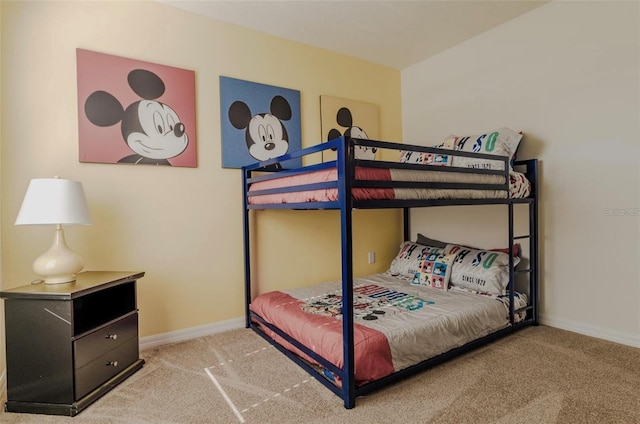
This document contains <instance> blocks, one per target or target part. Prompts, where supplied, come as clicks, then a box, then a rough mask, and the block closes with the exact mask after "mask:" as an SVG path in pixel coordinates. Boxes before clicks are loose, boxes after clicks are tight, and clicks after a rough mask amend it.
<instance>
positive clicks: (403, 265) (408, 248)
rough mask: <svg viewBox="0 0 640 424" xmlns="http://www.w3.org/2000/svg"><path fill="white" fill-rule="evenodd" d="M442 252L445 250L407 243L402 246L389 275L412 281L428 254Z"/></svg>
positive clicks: (392, 263) (390, 267)
mask: <svg viewBox="0 0 640 424" xmlns="http://www.w3.org/2000/svg"><path fill="white" fill-rule="evenodd" d="M442 251H443V249H438V248H435V247H432V246H423V245H421V244H418V243H413V242H411V241H405V242H404V243H402V244H401V245H400V250H399V251H398V254H397V255H396V257H395V258H393V260H392V261H391V265H390V266H389V270H388V271H387V274H390V275H392V276H394V277H400V278H405V279H412V278H413V277H414V276H415V275H416V272H418V270H419V268H420V262H421V261H422V259H423V258H424V257H425V256H427V254H429V253H442Z"/></svg>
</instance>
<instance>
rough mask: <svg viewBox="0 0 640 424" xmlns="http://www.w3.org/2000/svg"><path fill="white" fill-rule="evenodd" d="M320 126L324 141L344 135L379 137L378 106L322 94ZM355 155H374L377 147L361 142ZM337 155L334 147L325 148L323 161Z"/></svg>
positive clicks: (362, 157)
mask: <svg viewBox="0 0 640 424" xmlns="http://www.w3.org/2000/svg"><path fill="white" fill-rule="evenodd" d="M320 127H321V131H322V141H323V142H326V141H329V140H333V139H335V138H338V137H340V136H343V135H347V136H351V137H355V138H365V139H371V140H379V139H380V135H379V131H380V129H379V109H378V106H377V105H374V104H372V103H366V102H361V101H357V100H349V99H343V98H340V97H333V96H320ZM355 156H356V158H357V159H375V157H376V150H375V149H371V148H369V147H363V146H358V148H356V151H355ZM335 158H336V153H335V151H331V150H324V151H323V153H322V161H323V162H327V161H330V160H335Z"/></svg>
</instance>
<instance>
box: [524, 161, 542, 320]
mask: <svg viewBox="0 0 640 424" xmlns="http://www.w3.org/2000/svg"><path fill="white" fill-rule="evenodd" d="M527 174H528V176H529V178H530V179H529V181H531V185H532V190H531V197H532V198H533V202H531V203H530V204H529V234H531V239H529V250H530V251H531V253H530V254H529V255H530V256H531V259H530V262H531V263H530V267H531V281H530V282H529V284H530V289H529V292H530V295H531V297H532V305H533V324H534V325H538V324H539V321H538V320H539V311H540V307H539V287H540V281H539V280H538V278H539V276H540V274H539V273H538V272H539V261H538V254H539V252H538V248H539V246H538V199H539V198H540V197H539V196H538V189H539V186H538V160H537V159H531V160H530V161H528V164H527ZM532 180H533V181H532Z"/></svg>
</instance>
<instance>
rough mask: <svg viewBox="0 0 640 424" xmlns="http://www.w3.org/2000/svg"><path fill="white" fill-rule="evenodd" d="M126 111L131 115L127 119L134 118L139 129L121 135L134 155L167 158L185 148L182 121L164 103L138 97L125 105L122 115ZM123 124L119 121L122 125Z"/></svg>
mask: <svg viewBox="0 0 640 424" xmlns="http://www.w3.org/2000/svg"><path fill="white" fill-rule="evenodd" d="M129 109H132V110H129ZM130 113H131V114H132V115H134V116H132V117H131V119H134V120H137V121H138V125H139V127H141V128H140V129H141V131H132V132H130V133H128V134H127V135H125V134H123V136H125V141H126V142H127V145H128V146H129V148H131V150H133V151H134V152H136V153H137V154H139V155H141V156H144V157H146V158H151V159H169V158H172V157H175V156H178V155H179V154H180V153H182V152H184V151H185V149H186V148H187V144H188V142H189V141H188V138H187V134H186V133H185V128H184V124H182V123H181V122H180V118H179V117H178V114H177V113H176V112H175V111H174V110H173V109H172V108H171V107H169V106H168V105H166V104H163V103H160V102H157V101H153V100H142V101H140V102H138V103H137V104H133V105H131V106H130V107H129V108H127V112H126V115H127V116H129V114H130ZM126 127H127V124H126V123H125V122H124V121H123V128H126Z"/></svg>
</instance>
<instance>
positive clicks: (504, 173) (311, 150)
mask: <svg viewBox="0 0 640 424" xmlns="http://www.w3.org/2000/svg"><path fill="white" fill-rule="evenodd" d="M359 146H364V147H370V148H375V149H378V150H380V151H390V152H393V153H389V154H388V155H395V156H396V157H398V158H399V156H400V152H401V151H411V152H417V153H430V154H433V155H441V156H448V157H451V158H453V157H466V158H475V159H485V160H491V161H494V162H496V163H501V168H502V170H494V169H480V168H468V167H460V166H439V165H425V164H416V163H401V162H399V161H388V160H362V159H355V157H354V154H353V152H354V150H355V149H356V148H357V147H359ZM328 151H335V152H336V155H337V156H338V157H342V158H344V159H343V160H342V162H341V161H340V160H338V159H336V160H331V161H328V162H324V163H315V164H312V165H304V166H301V167H298V168H293V169H287V168H284V166H286V162H287V161H290V160H292V159H300V160H302V161H311V160H313V159H314V157H313V155H316V156H317V155H318V154H322V153H323V152H328ZM349 152H351V153H350V154H348V153H349ZM315 159H316V160H317V158H315ZM508 164H509V158H507V157H506V156H495V155H488V154H480V153H470V152H463V151H456V150H448V149H442V148H436V147H425V146H415V145H406V144H400V143H391V142H386V141H378V140H367V139H356V138H350V137H340V138H337V139H334V140H331V141H328V142H326V143H321V144H319V145H316V146H312V147H308V148H305V149H302V150H299V151H296V152H292V153H288V154H286V155H283V156H280V157H278V158H274V159H270V160H267V161H263V162H258V163H255V164H252V165H249V166H245V167H244V168H243V174H245V175H244V177H243V178H244V180H243V187H244V193H243V194H244V196H245V197H247V205H248V207H249V208H250V209H340V207H341V205H340V203H339V202H338V197H339V196H340V194H339V193H338V190H339V188H340V184H341V183H340V181H341V180H342V179H343V178H346V179H347V180H349V181H351V188H350V189H349V191H348V192H349V193H352V194H353V195H354V199H353V201H354V203H353V207H355V208H358V209H373V208H375V209H380V208H399V207H404V206H406V207H420V206H437V205H444V204H466V205H470V204H486V203H505V201H507V200H508V197H509V166H508ZM357 168H367V169H377V170H381V171H382V172H385V174H384V176H382V177H375V178H374V177H360V176H359V177H356V169H357ZM340 169H342V171H340ZM411 170H414V171H416V170H420V171H429V172H431V173H432V175H436V174H439V175H447V174H456V175H457V176H460V175H468V176H497V177H501V178H498V180H499V182H474V181H472V180H471V181H466V182H451V181H415V180H410V178H414V177H408V178H409V179H407V180H402V179H400V180H392V179H391V178H390V177H389V176H388V175H391V172H403V171H411ZM323 171H324V172H332V173H333V174H332V177H331V178H326V179H323V180H322V181H320V182H305V183H299V182H296V183H289V182H287V183H285V181H287V180H286V178H287V177H295V176H301V175H307V176H308V175H312V174H314V173H319V172H323ZM256 174H258V175H256ZM400 178H404V177H400ZM264 182H271V183H272V184H270V185H269V188H266V189H252V187H251V186H252V185H253V184H255V183H264ZM273 183H275V184H273ZM376 189H378V190H385V189H387V190H389V189H392V190H396V189H408V190H416V189H420V190H422V189H429V190H450V192H449V193H450V194H449V195H448V198H447V199H433V198H410V199H398V198H388V197H383V198H381V199H376V198H373V199H370V198H367V197H366V195H365V194H364V193H365V191H367V190H369V191H368V193H371V190H376ZM321 190H333V191H332V194H330V195H329V196H330V199H329V200H327V199H323V200H313V199H311V200H308V201H307V200H305V201H286V202H283V201H280V202H277V203H267V204H264V203H261V204H255V203H256V202H254V201H252V200H253V199H259V198H260V197H261V196H268V195H277V194H294V193H302V192H313V191H315V192H317V191H321ZM352 190H353V191H352ZM452 190H455V192H453V191H452ZM461 190H474V191H476V192H484V193H492V194H491V196H493V198H480V199H478V198H474V199H470V198H469V196H468V195H467V194H465V193H463V192H462V191H461ZM496 192H498V193H501V194H499V195H495V193H496ZM309 196H310V197H311V198H313V197H314V195H312V194H309ZM495 197H497V198H495Z"/></svg>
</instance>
